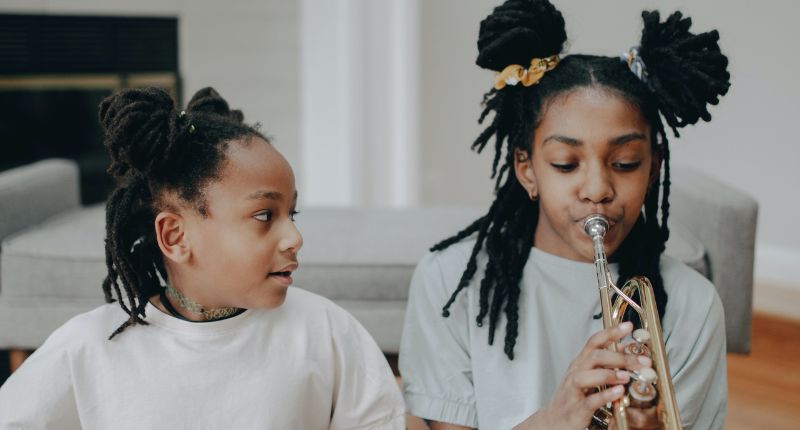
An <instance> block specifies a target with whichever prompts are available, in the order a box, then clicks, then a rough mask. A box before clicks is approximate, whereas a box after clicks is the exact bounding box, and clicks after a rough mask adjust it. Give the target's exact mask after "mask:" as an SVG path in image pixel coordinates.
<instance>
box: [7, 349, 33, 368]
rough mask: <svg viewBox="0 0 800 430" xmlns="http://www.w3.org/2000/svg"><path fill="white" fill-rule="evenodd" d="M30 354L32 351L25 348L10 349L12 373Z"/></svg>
mask: <svg viewBox="0 0 800 430" xmlns="http://www.w3.org/2000/svg"><path fill="white" fill-rule="evenodd" d="M29 355H30V352H28V351H26V350H24V349H12V350H10V351H8V362H9V365H10V367H11V373H14V371H15V370H17V369H18V368H19V366H22V362H23V361H25V359H26V358H28V356H29Z"/></svg>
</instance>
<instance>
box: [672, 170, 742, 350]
mask: <svg viewBox="0 0 800 430" xmlns="http://www.w3.org/2000/svg"><path fill="white" fill-rule="evenodd" d="M671 176H672V193H671V198H670V202H671V206H670V214H671V217H672V218H671V219H675V220H676V221H678V222H680V223H681V224H683V225H684V226H685V227H686V228H687V229H688V230H689V231H690V232H691V233H692V234H693V235H694V236H695V237H697V238H698V239H699V240H700V241H701V242H702V243H703V245H704V246H705V248H706V252H707V255H706V258H707V259H708V266H709V273H710V275H711V280H712V282H714V285H715V286H716V288H717V292H718V293H719V296H720V298H721V299H722V305H723V306H724V308H725V328H726V333H727V341H728V351H729V352H738V353H747V352H749V351H750V325H751V319H752V303H753V264H754V253H755V234H756V219H757V215H758V203H757V202H756V200H755V199H753V198H752V197H751V196H749V195H747V194H745V193H744V192H741V191H739V190H736V189H734V188H732V187H731V186H729V185H727V184H724V183H722V182H720V181H718V180H715V179H713V178H711V177H709V176H708V175H706V174H704V173H702V172H700V171H698V170H694V169H690V168H685V167H684V168H675V169H673V172H672V175H671Z"/></svg>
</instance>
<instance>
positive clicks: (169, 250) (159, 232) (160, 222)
mask: <svg viewBox="0 0 800 430" xmlns="http://www.w3.org/2000/svg"><path fill="white" fill-rule="evenodd" d="M155 228H156V241H157V242H158V248H159V249H161V253H163V254H164V257H166V258H168V259H170V260H172V261H174V262H175V263H185V262H187V261H188V260H189V257H190V256H191V247H190V246H189V241H188V239H187V237H186V231H185V229H186V220H184V219H183V217H182V216H180V215H179V214H176V213H174V212H168V211H162V212H159V213H158V215H156V220H155Z"/></svg>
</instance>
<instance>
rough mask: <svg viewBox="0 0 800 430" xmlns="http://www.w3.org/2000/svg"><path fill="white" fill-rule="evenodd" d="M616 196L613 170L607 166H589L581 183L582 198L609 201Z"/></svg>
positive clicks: (596, 201) (595, 201)
mask: <svg viewBox="0 0 800 430" xmlns="http://www.w3.org/2000/svg"><path fill="white" fill-rule="evenodd" d="M614 196H615V192H614V184H613V182H612V180H611V172H609V171H608V169H607V168H606V167H605V166H600V165H594V166H587V168H586V169H584V175H583V178H582V181H581V185H580V190H579V197H580V199H581V200H582V201H586V202H590V203H608V202H610V201H611V200H613V199H614Z"/></svg>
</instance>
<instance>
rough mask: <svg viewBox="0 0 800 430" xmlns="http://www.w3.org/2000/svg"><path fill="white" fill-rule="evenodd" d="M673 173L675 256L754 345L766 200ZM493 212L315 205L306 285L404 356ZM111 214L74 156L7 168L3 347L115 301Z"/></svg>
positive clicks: (3, 183)
mask: <svg viewBox="0 0 800 430" xmlns="http://www.w3.org/2000/svg"><path fill="white" fill-rule="evenodd" d="M673 177H674V181H673V194H672V196H673V197H672V214H673V215H672V218H670V227H671V230H672V236H671V239H670V242H669V243H668V244H667V253H668V254H670V255H672V256H674V257H676V258H679V259H681V260H682V261H684V262H686V263H688V264H689V265H690V266H692V267H693V268H695V269H696V270H698V271H699V272H701V273H703V274H704V275H706V276H708V277H710V278H711V279H712V280H713V281H714V283H715V285H716V287H717V289H718V291H719V294H720V296H721V297H722V301H723V305H724V307H725V314H726V325H727V337H728V350H729V351H731V352H748V351H749V348H750V320H751V304H752V287H753V249H754V240H755V226H756V213H757V205H756V202H755V201H754V200H753V199H752V198H750V197H749V196H747V195H745V194H743V193H741V192H739V191H736V190H734V189H732V188H731V187H729V186H727V185H725V184H723V183H720V182H718V181H714V180H712V179H711V178H709V177H707V176H705V175H703V174H701V173H699V172H696V171H692V170H675V171H674V173H673ZM482 211H483V209H482V208H454V207H450V208H417V209H305V210H303V213H302V214H301V216H300V217H298V226H299V228H300V230H301V232H302V233H303V236H304V239H305V245H304V248H303V250H302V251H301V254H300V264H301V268H300V270H299V271H298V272H297V273H296V276H295V285H296V286H298V287H301V288H307V289H309V290H312V291H314V292H316V293H319V294H321V295H323V296H326V297H328V298H330V299H332V300H334V301H335V302H337V303H339V304H340V305H341V306H343V307H344V308H346V309H347V310H349V311H350V312H351V313H353V314H354V315H355V316H356V318H358V319H359V320H360V321H361V322H362V323H363V324H364V326H365V327H366V328H367V330H368V331H369V332H370V333H371V334H372V335H373V336H374V337H375V339H376V340H377V342H378V344H379V345H380V347H381V348H382V349H383V350H384V351H385V352H387V353H395V352H397V350H398V347H399V343H400V334H401V329H402V321H403V315H404V312H405V306H406V298H407V292H408V285H409V281H410V279H411V274H412V272H413V269H414V266H415V264H416V262H417V261H418V260H419V259H420V257H422V255H423V254H424V253H425V251H426V249H427V248H428V247H429V246H430V245H432V244H433V243H434V242H436V241H437V240H439V239H441V238H443V237H445V236H446V235H448V234H451V233H453V232H455V231H457V230H458V229H460V228H462V227H464V226H465V225H466V224H468V223H469V222H470V221H472V220H474V219H475V218H476V217H478V216H479V215H480V214H481V213H482ZM103 222H104V217H103V207H102V206H90V207H81V206H80V204H79V196H78V170H77V167H76V166H75V164H74V163H72V162H70V161H67V160H57V159H52V160H45V161H42V162H38V163H34V164H31V165H28V166H24V167H21V168H17V169H12V170H8V171H5V172H2V173H0V241H2V242H1V243H2V245H1V246H2V247H1V248H0V349H12V348H13V349H18V348H19V349H29V348H36V347H37V346H39V345H41V343H42V342H43V341H44V339H45V338H46V337H47V336H48V334H49V333H50V332H52V331H53V330H54V329H55V328H56V327H58V326H59V325H60V324H62V323H63V322H64V321H66V320H67V319H69V318H70V317H71V316H73V315H75V314H77V313H80V312H84V311H86V310H89V309H91V308H93V307H95V306H98V305H100V304H102V303H103V294H102V292H101V288H100V284H101V281H102V279H103V277H104V275H105V259H104V250H103V234H104V226H103ZM109 329H112V328H109Z"/></svg>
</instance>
